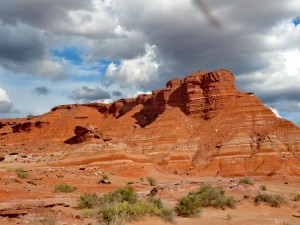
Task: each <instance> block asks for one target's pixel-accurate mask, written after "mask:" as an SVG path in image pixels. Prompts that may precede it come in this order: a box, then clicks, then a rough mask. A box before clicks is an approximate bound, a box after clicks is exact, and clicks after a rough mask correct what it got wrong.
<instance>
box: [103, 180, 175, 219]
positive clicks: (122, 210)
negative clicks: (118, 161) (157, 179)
mask: <svg viewBox="0 0 300 225" xmlns="http://www.w3.org/2000/svg"><path fill="white" fill-rule="evenodd" d="M98 204H99V206H100V207H101V209H100V210H99V214H100V215H101V216H102V219H103V221H104V222H105V223H106V224H115V225H117V224H124V223H125V222H126V221H130V220H134V219H139V218H141V217H142V216H145V215H151V216H160V217H161V218H163V219H165V220H168V221H171V220H172V219H173V216H174V213H173V210H171V209H168V208H166V207H165V206H164V204H163V203H162V201H161V200H160V199H156V198H150V199H148V200H147V201H141V200H139V199H138V197H137V195H136V193H135V192H134V190H133V188H132V187H130V186H129V187H126V188H121V189H118V190H116V191H114V192H110V193H108V194H105V195H103V196H102V197H100V199H99V203H98Z"/></svg>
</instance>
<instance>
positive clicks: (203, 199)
mask: <svg viewBox="0 0 300 225" xmlns="http://www.w3.org/2000/svg"><path fill="white" fill-rule="evenodd" d="M210 206H213V207H215V208H221V209H225V208H226V207H229V208H235V206H236V200H235V199H234V198H233V197H232V196H226V195H225V191H224V190H223V188H221V187H212V186H210V185H203V186H201V187H200V188H199V189H198V190H197V191H195V192H190V193H189V194H188V195H187V196H185V197H183V198H180V199H179V200H178V203H177V205H176V206H175V211H176V213H177V214H178V215H179V216H184V217H189V216H193V215H196V214H198V213H199V212H200V210H201V207H210Z"/></svg>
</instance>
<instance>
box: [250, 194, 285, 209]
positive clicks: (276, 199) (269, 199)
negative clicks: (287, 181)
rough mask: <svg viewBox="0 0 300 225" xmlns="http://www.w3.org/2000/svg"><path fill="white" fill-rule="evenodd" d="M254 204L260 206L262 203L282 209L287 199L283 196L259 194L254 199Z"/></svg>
mask: <svg viewBox="0 0 300 225" xmlns="http://www.w3.org/2000/svg"><path fill="white" fill-rule="evenodd" d="M254 202H255V203H256V204H259V203H260V202H266V203H268V204H269V205H270V206H272V207H280V206H281V205H282V204H283V203H285V199H284V197H283V196H281V195H274V196H272V195H269V194H258V195H257V196H255V198H254Z"/></svg>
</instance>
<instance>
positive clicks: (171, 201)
mask: <svg viewBox="0 0 300 225" xmlns="http://www.w3.org/2000/svg"><path fill="white" fill-rule="evenodd" d="M29 154H30V153H29V152H24V153H22V152H18V154H17V155H10V156H7V157H6V160H5V161H2V162H0V224H1V225H10V224H11V225H13V224H33V225H35V224H36V225H39V224H46V225H47V224H48V225H50V224H57V225H68V224H72V225H85V224H86V225H87V224H90V225H92V224H94V225H96V224H100V222H99V221H98V220H99V219H97V218H83V216H82V210H79V209H78V208H77V201H78V198H79V196H80V195H81V194H82V193H85V192H93V193H97V194H103V193H107V192H109V191H112V190H115V189H117V188H119V187H124V186H126V185H127V184H128V182H130V183H133V184H132V185H133V187H134V189H135V190H136V191H137V192H138V194H139V195H141V196H144V195H147V194H149V192H150V191H151V190H152V189H153V187H151V186H150V185H149V184H148V183H147V181H146V179H145V178H146V177H149V176H151V177H153V178H155V179H156V180H157V182H158V184H157V186H156V187H157V188H158V190H159V191H158V193H157V197H159V198H161V199H162V201H163V202H164V203H165V204H166V205H168V206H170V207H173V206H175V205H176V202H177V199H178V198H179V197H181V196H184V195H186V194H187V193H188V192H189V191H192V190H194V189H196V188H198V187H199V186H200V185H201V184H212V185H217V186H222V187H224V189H225V191H226V193H227V194H228V195H233V196H234V197H235V198H236V199H237V200H238V203H237V207H236V209H226V210H219V209H214V208H204V209H203V210H202V212H201V213H200V215H199V216H197V217H193V218H181V217H177V216H176V217H175V221H174V224H180V225H181V224H182V225H199V224H210V225H215V224H216V225H220V224H226V225H229V224H232V225H238V224H239V225H247V224H261V225H269V224H270V225H271V224H282V225H283V224H286V225H287V224H291V225H298V224H300V202H296V201H292V197H293V195H294V194H295V193H298V192H300V178H299V177H293V176H276V177H274V176H271V177H251V179H252V180H253V181H254V185H253V186H251V185H247V184H239V182H238V178H229V177H227V178H222V177H199V176H195V175H176V174H166V173H163V172H161V171H159V170H157V169H156V168H155V167H154V166H153V165H152V164H151V163H149V162H134V161H132V160H130V159H124V158H122V157H111V158H110V157H106V158H105V159H104V158H103V157H102V158H101V155H99V152H97V150H89V151H88V152H85V151H77V152H76V151H74V152H72V153H71V152H68V151H61V152H60V151H57V152H45V151H44V152H40V153H38V154H35V157H34V158H32V159H30V160H29V159H28V158H29V157H28V155H29ZM22 155H23V156H22ZM24 155H27V157H24ZM26 158H27V159H28V160H24V159H26ZM10 159H11V160H10ZM16 168H23V169H24V171H26V172H27V173H28V177H27V178H19V177H18V176H17V175H16V172H15V169H16ZM103 173H106V174H108V175H109V179H110V181H111V184H99V183H98V182H99V180H100V179H101V178H102V174H103ZM143 178H144V179H143ZM60 183H67V184H72V185H73V186H75V187H76V188H77V189H76V191H74V192H72V193H54V191H53V189H54V186H55V185H56V184H60ZM261 185H265V186H266V187H267V191H266V192H267V193H269V194H280V195H283V196H284V197H285V199H286V200H287V204H285V205H283V206H282V207H280V208H272V207H270V206H268V205H266V204H264V203H262V204H260V205H259V206H255V204H254V202H253V197H254V196H255V195H256V194H257V193H258V192H259V191H260V186H261ZM245 195H247V196H249V198H244V196H245ZM228 217H230V219H228ZM130 224H132V225H140V224H143V225H153V224H157V225H163V224H169V223H167V222H164V221H162V220H161V219H160V218H155V217H146V218H143V219H141V220H139V221H132V222H130Z"/></svg>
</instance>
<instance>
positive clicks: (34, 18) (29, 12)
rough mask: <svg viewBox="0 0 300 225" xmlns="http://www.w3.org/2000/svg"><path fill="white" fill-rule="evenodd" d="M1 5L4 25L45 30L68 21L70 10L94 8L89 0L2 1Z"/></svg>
mask: <svg viewBox="0 0 300 225" xmlns="http://www.w3.org/2000/svg"><path fill="white" fill-rule="evenodd" d="M0 5H1V7H0V20H2V22H3V23H7V24H10V25H16V24H17V23H25V24H28V25H31V26H34V27H40V28H43V29H45V28H48V29H55V26H57V25H58V24H59V23H60V22H62V21H68V20H69V17H68V15H67V12H68V11H70V10H80V9H91V8H92V4H91V1H89V0H85V1H82V0H23V1H20V0H9V1H7V0H0Z"/></svg>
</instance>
